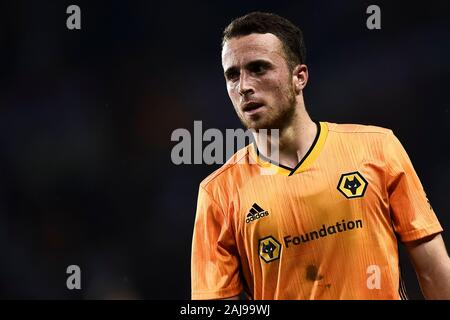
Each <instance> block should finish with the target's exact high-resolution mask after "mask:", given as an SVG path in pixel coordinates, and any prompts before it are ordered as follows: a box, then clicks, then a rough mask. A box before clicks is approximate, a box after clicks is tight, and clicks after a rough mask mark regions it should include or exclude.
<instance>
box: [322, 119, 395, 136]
mask: <svg viewBox="0 0 450 320" xmlns="http://www.w3.org/2000/svg"><path fill="white" fill-rule="evenodd" d="M327 125H328V131H329V132H333V133H337V134H354V135H358V134H362V135H381V136H389V135H392V134H393V133H392V130H391V129H388V128H383V127H379V126H373V125H365V124H353V123H332V122H327Z"/></svg>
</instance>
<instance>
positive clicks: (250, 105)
mask: <svg viewBox="0 0 450 320" xmlns="http://www.w3.org/2000/svg"><path fill="white" fill-rule="evenodd" d="M263 107H264V104H262V103H260V102H253V101H252V102H247V103H245V104H244V106H243V107H242V111H243V112H244V114H247V115H252V114H255V113H257V112H258V111H260V110H261V109H262V108H263Z"/></svg>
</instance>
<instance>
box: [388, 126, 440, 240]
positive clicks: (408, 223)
mask: <svg viewBox="0 0 450 320" xmlns="http://www.w3.org/2000/svg"><path fill="white" fill-rule="evenodd" d="M384 154H385V159H386V168H387V174H386V183H387V191H388V196H389V204H390V211H391V217H392V220H393V223H394V229H395V231H396V233H397V234H398V235H399V236H400V239H401V240H402V241H403V242H408V241H413V240H418V239H421V238H424V237H426V236H429V235H432V234H436V233H439V232H442V227H441V225H440V223H439V221H438V219H437V217H436V214H435V213H434V211H433V208H432V207H431V205H430V202H429V201H428V199H427V196H426V194H425V191H424V189H423V187H422V184H421V182H420V180H419V177H418V176H417V173H416V171H415V170H414V167H413V165H412V163H411V160H410V159H409V157H408V154H407V153H406V151H405V149H404V148H403V146H402V144H401V143H400V141H399V140H398V139H397V137H396V136H395V135H394V134H393V133H392V131H391V132H390V133H389V134H388V135H387V139H386V141H385V149H384Z"/></svg>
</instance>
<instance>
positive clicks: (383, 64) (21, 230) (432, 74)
mask: <svg viewBox="0 0 450 320" xmlns="http://www.w3.org/2000/svg"><path fill="white" fill-rule="evenodd" d="M392 2H393V1H392ZM392 2H391V3H388V2H380V1H377V2H368V1H345V4H344V3H343V1H234V0H233V1H223V2H220V3H218V2H217V3H216V2H192V1H178V2H173V1H95V3H94V1H91V2H88V1H70V2H69V1H6V0H5V1H2V2H1V4H0V252H1V258H0V298H7V299H11V298H27V299H35V298H42V299H51V298H56V299H75V298H76V299H78V298H82V299H110V298H130V299H134V298H137V299H188V298H189V297H190V249H191V236H192V227H193V221H194V215H195V207H196V201H197V191H198V184H199V183H200V181H201V180H202V179H203V178H204V177H206V176H207V175H208V174H209V173H211V172H212V171H213V170H215V169H217V168H218V167H219V165H212V166H211V165H179V166H176V165H174V164H172V162H171V157H170V154H171V149H172V147H173V146H174V145H175V144H176V143H175V142H172V141H171V140H170V137H171V133H172V131H173V130H175V129H176V128H186V129H188V130H189V131H190V132H193V122H194V120H202V121H203V130H206V129H207V128H219V129H221V130H225V128H239V127H240V123H239V121H238V120H237V117H236V115H235V113H234V110H233V108H232V105H231V103H230V102H229V100H228V96H227V93H226V89H225V83H224V80H223V75H222V69H221V63H220V40H221V39H220V38H221V32H222V29H223V28H224V27H225V26H226V25H227V24H228V23H229V22H230V21H231V19H232V18H234V17H237V16H240V15H243V14H245V13H247V12H249V11H253V10H262V11H272V12H275V13H278V14H280V15H282V16H285V17H287V18H289V19H290V20H292V21H293V22H294V23H295V24H297V25H299V26H300V27H301V28H302V29H303V31H304V35H305V40H306V46H307V52H308V57H307V64H308V66H309V71H310V81H309V84H308V87H307V88H306V92H305V95H306V98H305V99H306V105H307V109H308V110H309V112H310V114H311V116H312V117H313V118H314V119H318V120H323V121H330V122H340V123H363V124H373V125H378V126H383V127H388V128H391V129H393V130H394V133H395V134H396V135H397V136H398V137H399V139H400V140H401V141H402V143H403V144H404V146H405V148H406V150H407V151H408V153H409V155H410V157H411V159H412V161H413V163H414V166H415V168H416V171H417V172H418V174H419V177H420V178H421V181H422V183H423V185H424V187H425V190H426V191H427V194H428V196H429V199H430V201H431V203H432V204H433V207H434V209H435V211H436V213H437V215H438V217H439V218H440V221H441V223H442V225H443V227H444V229H445V230H448V229H449V227H450V218H449V212H448V209H447V207H446V205H445V203H446V201H447V200H448V198H449V195H450V194H449V187H448V183H449V181H450V167H449V160H450V151H449V150H450V148H449V147H450V143H449V133H448V132H449V124H450V122H449V119H450V117H449V109H450V98H449V84H450V60H449V57H450V41H449V39H450V38H449V34H450V4H449V2H448V1H439V2H438V1H427V2H426V3H422V5H421V6H415V5H414V4H412V3H411V2H406V1H403V2H397V1H396V2H395V3H392ZM71 4H77V5H78V6H80V8H81V27H82V29H81V30H79V31H70V30H68V29H67V28H66V19H67V17H68V16H69V15H68V14H66V8H67V7H68V6H69V5H71ZM370 4H378V5H379V6H380V7H381V26H382V29H381V30H373V31H371V30H368V29H367V28H366V19H367V17H368V14H366V8H367V7H368V6H369V5H370ZM443 236H444V239H445V241H446V244H447V246H450V233H449V232H448V231H447V232H444V234H443ZM71 264H76V265H79V266H80V267H81V270H82V290H73V291H69V290H68V289H67V288H66V278H67V276H68V275H67V274H66V268H67V266H69V265H71ZM402 264H403V267H404V269H405V270H404V271H405V275H406V280H407V282H406V284H407V288H408V291H409V295H410V297H411V298H415V299H422V295H421V293H420V291H419V287H418V284H417V281H416V279H415V274H414V271H413V269H412V267H411V265H410V263H409V261H408V259H407V258H406V257H405V253H404V251H403V250H402Z"/></svg>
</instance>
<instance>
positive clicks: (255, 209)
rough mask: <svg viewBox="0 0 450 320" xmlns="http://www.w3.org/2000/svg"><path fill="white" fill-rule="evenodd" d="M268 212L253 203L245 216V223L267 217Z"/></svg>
mask: <svg viewBox="0 0 450 320" xmlns="http://www.w3.org/2000/svg"><path fill="white" fill-rule="evenodd" d="M268 215H269V212H268V211H266V210H264V209H263V208H261V207H260V206H258V205H257V204H256V203H254V204H253V205H252V207H251V209H250V212H249V213H248V214H247V219H245V223H250V222H252V221H254V220H258V219H260V218H264V217H265V216H268Z"/></svg>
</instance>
